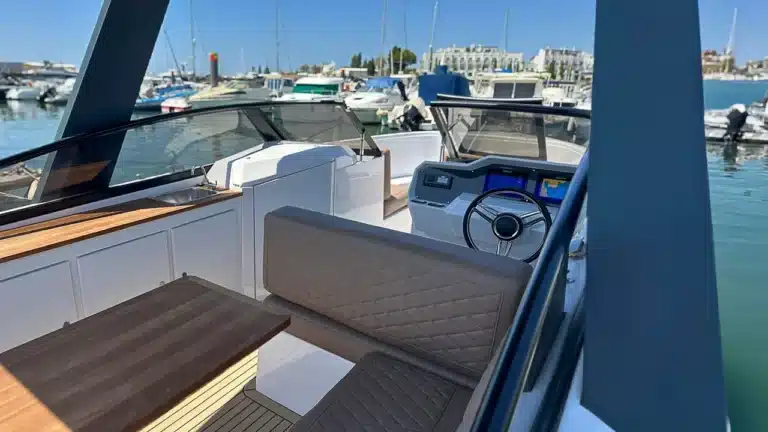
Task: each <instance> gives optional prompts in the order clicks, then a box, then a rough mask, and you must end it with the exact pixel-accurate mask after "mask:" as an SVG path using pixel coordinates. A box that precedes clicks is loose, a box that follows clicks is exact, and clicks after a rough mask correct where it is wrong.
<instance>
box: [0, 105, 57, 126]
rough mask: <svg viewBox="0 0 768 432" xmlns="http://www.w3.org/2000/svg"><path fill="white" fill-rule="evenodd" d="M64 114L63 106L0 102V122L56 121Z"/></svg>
mask: <svg viewBox="0 0 768 432" xmlns="http://www.w3.org/2000/svg"><path fill="white" fill-rule="evenodd" d="M63 112H64V106H61V105H50V104H42V103H39V102H36V101H14V100H10V101H5V102H0V120H2V121H21V120H40V119H45V120H57V119H59V118H60V117H61V114H62V113H63Z"/></svg>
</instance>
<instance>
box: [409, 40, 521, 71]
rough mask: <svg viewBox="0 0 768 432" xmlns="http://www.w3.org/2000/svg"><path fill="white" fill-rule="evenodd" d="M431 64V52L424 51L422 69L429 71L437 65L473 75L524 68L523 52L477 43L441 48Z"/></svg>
mask: <svg viewBox="0 0 768 432" xmlns="http://www.w3.org/2000/svg"><path fill="white" fill-rule="evenodd" d="M431 63H432V64H430V58H429V53H424V55H423V56H422V59H421V69H422V70H425V71H429V70H432V69H434V67H435V66H448V70H449V71H451V72H455V73H460V74H464V75H467V76H473V75H474V74H475V73H476V72H493V71H494V70H497V69H509V70H513V71H518V70H523V53H521V52H508V51H504V50H502V49H500V48H498V47H496V46H491V45H475V44H472V45H470V46H468V47H457V46H456V45H453V46H451V47H448V48H439V49H437V50H436V51H434V52H433V53H432V59H431Z"/></svg>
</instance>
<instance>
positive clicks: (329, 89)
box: [293, 84, 339, 95]
mask: <svg viewBox="0 0 768 432" xmlns="http://www.w3.org/2000/svg"><path fill="white" fill-rule="evenodd" d="M293 92H294V93H306V94H319V95H335V94H336V93H338V92H339V85H338V84H296V87H294V88H293Z"/></svg>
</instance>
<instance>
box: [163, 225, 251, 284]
mask: <svg viewBox="0 0 768 432" xmlns="http://www.w3.org/2000/svg"><path fill="white" fill-rule="evenodd" d="M172 235H173V271H174V276H175V278H176V279H178V278H180V277H181V276H182V275H183V274H184V273H187V274H188V275H190V276H198V277H201V278H203V279H206V280H209V281H211V282H213V283H215V284H219V285H221V286H223V287H226V288H229V289H231V290H234V291H237V292H243V286H242V285H243V284H242V282H241V279H242V270H241V263H242V258H241V255H242V246H241V241H240V238H241V234H240V221H239V218H238V215H237V212H236V211H235V210H229V211H227V212H224V213H219V214H216V215H213V216H209V217H207V218H205V219H200V220H196V221H193V222H190V223H187V224H184V225H179V226H177V227H175V228H173V229H172Z"/></svg>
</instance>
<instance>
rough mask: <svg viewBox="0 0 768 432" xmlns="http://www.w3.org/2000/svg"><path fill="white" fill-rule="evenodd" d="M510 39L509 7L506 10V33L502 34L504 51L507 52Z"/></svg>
mask: <svg viewBox="0 0 768 432" xmlns="http://www.w3.org/2000/svg"><path fill="white" fill-rule="evenodd" d="M508 39H509V9H507V10H506V11H504V34H503V35H502V44H501V46H502V47H503V48H504V52H507V40H508Z"/></svg>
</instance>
